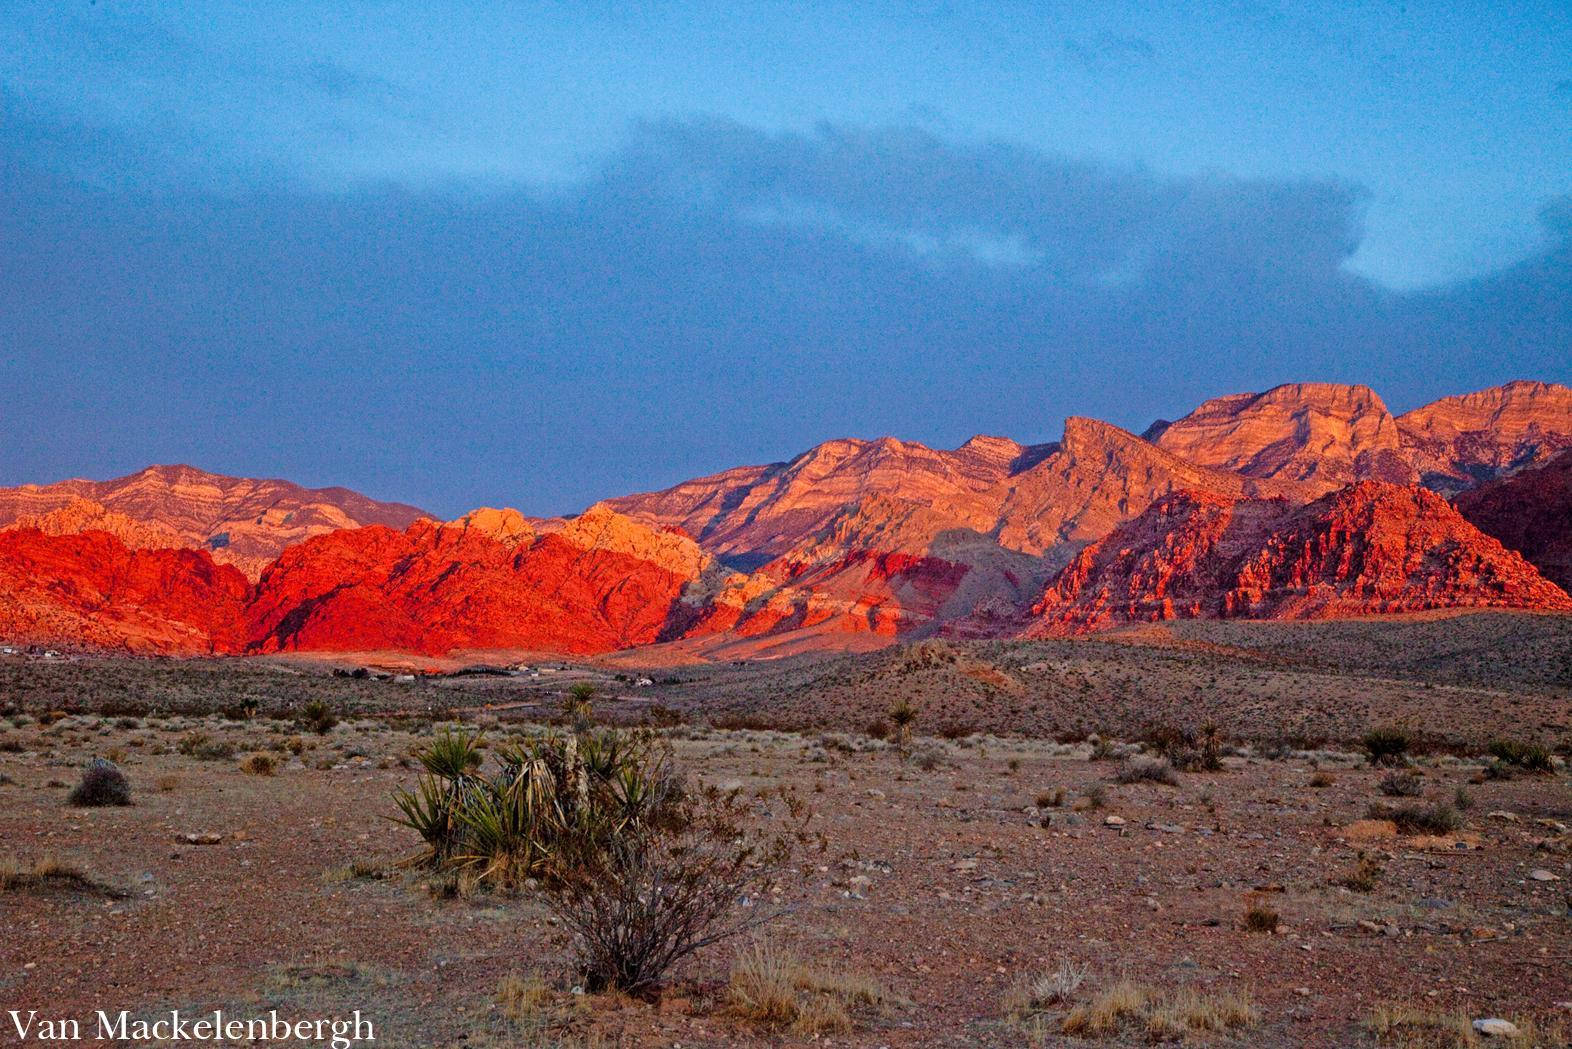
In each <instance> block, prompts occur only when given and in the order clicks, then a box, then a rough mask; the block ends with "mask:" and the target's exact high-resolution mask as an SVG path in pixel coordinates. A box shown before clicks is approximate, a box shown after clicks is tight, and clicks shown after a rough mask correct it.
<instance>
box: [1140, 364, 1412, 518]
mask: <svg viewBox="0 0 1572 1049" xmlns="http://www.w3.org/2000/svg"><path fill="white" fill-rule="evenodd" d="M1147 436H1148V437H1149V438H1150V439H1151V440H1152V441H1153V442H1154V443H1155V444H1157V446H1158V447H1160V448H1162V449H1164V450H1165V451H1168V452H1171V453H1173V454H1174V455H1177V456H1179V457H1180V458H1182V459H1185V460H1187V461H1189V462H1192V463H1195V464H1196V465H1198V466H1206V467H1211V468H1213V469H1218V470H1228V471H1232V472H1235V473H1238V474H1241V475H1243V476H1245V477H1254V478H1271V479H1275V480H1278V481H1283V482H1297V483H1299V484H1300V485H1303V486H1305V490H1306V491H1308V492H1312V493H1314V494H1321V493H1324V492H1327V491H1331V490H1333V489H1335V488H1340V487H1342V486H1343V485H1346V484H1349V483H1351V482H1353V481H1360V480H1365V479H1377V480H1384V481H1392V482H1396V483H1409V482H1412V481H1413V480H1415V474H1414V472H1413V470H1412V468H1411V467H1410V466H1409V465H1408V463H1407V462H1406V461H1405V460H1404V459H1403V457H1402V454H1401V443H1400V439H1399V433H1398V426H1397V420H1396V419H1394V418H1393V417H1392V413H1391V412H1389V411H1387V408H1386V405H1385V404H1384V403H1382V401H1381V398H1380V397H1378V396H1377V395H1376V392H1375V391H1374V390H1372V389H1370V388H1369V387H1368V386H1342V385H1337V384H1334V383H1291V384H1288V385H1284V386H1276V387H1273V388H1272V389H1270V390H1267V391H1266V392H1265V393H1238V394H1231V395H1229V396H1227V397H1217V398H1214V399H1213V400H1210V401H1207V402H1206V403H1205V404H1203V405H1201V406H1200V407H1199V408H1197V409H1196V410H1195V411H1193V412H1191V413H1190V414H1189V415H1186V416H1185V417H1184V418H1182V419H1179V420H1178V421H1176V422H1172V423H1159V424H1156V425H1154V426H1153V427H1152V428H1151V429H1149V430H1148V431H1147Z"/></svg>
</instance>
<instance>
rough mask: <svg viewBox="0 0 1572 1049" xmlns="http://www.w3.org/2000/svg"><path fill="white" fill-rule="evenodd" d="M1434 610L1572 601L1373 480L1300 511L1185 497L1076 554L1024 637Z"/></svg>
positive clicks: (1441, 505)
mask: <svg viewBox="0 0 1572 1049" xmlns="http://www.w3.org/2000/svg"><path fill="white" fill-rule="evenodd" d="M1438 608H1525V609H1535V610H1543V611H1568V610H1572V597H1568V595H1567V594H1566V593H1565V592H1564V591H1562V590H1561V589H1559V588H1558V587H1556V586H1555V585H1554V584H1552V583H1551V582H1549V581H1548V580H1546V579H1545V578H1544V577H1543V576H1541V575H1540V574H1539V572H1537V571H1536V570H1535V569H1534V567H1533V566H1532V565H1530V564H1529V563H1528V562H1526V561H1525V560H1523V558H1522V557H1521V556H1519V555H1518V554H1517V553H1515V552H1513V551H1511V550H1508V549H1506V548H1505V547H1503V546H1502V545H1501V544H1500V543H1499V542H1497V541H1496V540H1494V539H1492V538H1490V537H1489V536H1487V535H1485V534H1484V533H1482V532H1480V531H1479V530H1478V529H1477V528H1475V527H1474V526H1473V525H1471V524H1469V523H1468V522H1467V521H1466V520H1464V519H1463V517H1462V516H1461V515H1460V514H1458V513H1457V511H1456V510H1454V509H1453V508H1452V507H1451V506H1450V505H1449V504H1448V503H1447V502H1446V501H1445V500H1443V499H1442V498H1441V497H1440V496H1438V495H1436V494H1435V493H1433V492H1430V491H1428V490H1427V489H1424V488H1418V487H1410V486H1400V485H1392V484H1385V483H1381V482H1375V481H1365V482H1361V483H1359V484H1356V485H1352V486H1349V487H1347V488H1345V489H1342V490H1340V491H1338V492H1335V493H1333V494H1331V495H1327V496H1324V497H1322V498H1321V499H1318V500H1316V501H1314V502H1312V503H1310V504H1309V505H1307V506H1303V507H1298V508H1295V507H1293V506H1291V505H1290V504H1289V503H1287V502H1286V501H1284V500H1244V501H1239V502H1233V501H1229V500H1227V499H1222V498H1218V497H1216V496H1213V495H1208V494H1203V493H1188V492H1180V493H1175V494H1174V495H1171V496H1168V497H1166V498H1164V499H1161V500H1158V501H1157V502H1156V503H1154V504H1153V505H1152V506H1151V507H1149V508H1148V509H1147V511H1146V512H1145V513H1143V514H1142V515H1141V516H1140V517H1138V518H1136V519H1135V520H1133V521H1130V522H1128V523H1126V524H1124V525H1121V526H1120V527H1119V528H1116V529H1115V530H1114V531H1113V532H1112V533H1110V534H1109V535H1108V536H1107V537H1105V538H1103V539H1101V540H1099V541H1098V542H1096V543H1094V544H1092V545H1091V546H1088V547H1087V548H1086V549H1084V550H1082V551H1081V552H1080V553H1079V554H1078V555H1076V557H1075V558H1074V560H1072V561H1071V562H1070V564H1069V565H1067V566H1066V567H1065V568H1064V570H1063V571H1062V572H1061V573H1060V574H1059V575H1058V577H1057V578H1055V579H1054V581H1053V582H1052V583H1051V584H1050V585H1049V586H1048V587H1047V588H1046V589H1045V591H1044V593H1043V595H1042V598H1041V599H1040V600H1039V601H1038V602H1037V603H1036V604H1035V605H1034V606H1033V608H1032V613H1033V615H1034V617H1035V620H1036V621H1035V622H1034V624H1033V625H1032V626H1031V627H1030V628H1029V629H1028V633H1030V634H1036V635H1043V634H1055V633H1075V632H1079V631H1084V630H1089V629H1096V628H1099V627H1105V626H1110V625H1113V624H1117V623H1122V622H1147V621H1157V620H1167V619H1183V618H1211V617H1223V618H1253V619H1316V618H1332V617H1340V616H1358V615H1370V614H1379V613H1393V612H1413V611H1423V610H1428V609H1438Z"/></svg>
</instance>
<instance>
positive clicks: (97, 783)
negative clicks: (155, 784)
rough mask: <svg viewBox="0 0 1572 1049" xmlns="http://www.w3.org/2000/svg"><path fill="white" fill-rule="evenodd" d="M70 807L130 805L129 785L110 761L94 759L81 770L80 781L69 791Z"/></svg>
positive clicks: (122, 774)
mask: <svg viewBox="0 0 1572 1049" xmlns="http://www.w3.org/2000/svg"><path fill="white" fill-rule="evenodd" d="M68 800H69V801H70V803H71V804H72V805H78V806H82V807H97V806H101V805H129V804H131V784H130V783H129V782H128V781H127V780H126V776H125V773H123V772H121V771H120V769H119V768H117V767H116V766H115V763H114V762H112V761H105V760H104V759H103V758H94V759H93V760H92V761H90V762H88V764H87V768H85V769H83V770H82V779H81V782H79V783H78V784H77V785H76V786H75V787H74V788H73V789H72V791H71V796H70V798H69V799H68Z"/></svg>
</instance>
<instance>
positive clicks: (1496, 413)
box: [1397, 382, 1572, 494]
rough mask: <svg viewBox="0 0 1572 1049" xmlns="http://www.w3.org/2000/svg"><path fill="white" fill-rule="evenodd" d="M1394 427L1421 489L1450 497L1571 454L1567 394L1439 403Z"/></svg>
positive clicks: (1515, 387)
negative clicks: (1433, 490) (1425, 486)
mask: <svg viewBox="0 0 1572 1049" xmlns="http://www.w3.org/2000/svg"><path fill="white" fill-rule="evenodd" d="M1397 425H1398V429H1399V431H1400V432H1401V435H1402V445H1403V453H1404V455H1405V456H1407V458H1408V459H1409V461H1410V462H1412V463H1413V465H1414V467H1415V469H1417V470H1418V472H1419V474H1420V476H1421V478H1422V480H1423V482H1424V484H1425V485H1427V486H1429V487H1431V488H1434V489H1436V490H1438V491H1441V492H1445V493H1449V494H1450V493H1455V492H1458V491H1461V490H1463V489H1465V488H1469V487H1471V486H1473V485H1476V484H1480V483H1483V482H1486V481H1491V480H1494V479H1496V478H1498V477H1502V476H1504V475H1506V474H1510V473H1512V472H1514V471H1517V470H1521V469H1523V468H1525V467H1527V466H1532V465H1534V464H1536V463H1541V462H1544V461H1546V460H1548V459H1549V458H1551V457H1552V456H1554V455H1556V454H1557V453H1558V452H1560V451H1562V450H1564V449H1568V448H1572V389H1569V388H1568V387H1566V386H1561V385H1559V384H1556V383H1548V382H1509V383H1507V384H1506V385H1505V386H1496V387H1492V388H1491V389H1488V390H1479V391H1478V392H1476V393H1467V394H1463V395H1461V396H1457V397H1443V398H1442V399H1441V400H1439V401H1435V402H1433V403H1431V404H1427V405H1425V406H1424V407H1423V408H1416V409H1414V410H1413V411H1411V412H1407V413H1405V414H1403V415H1401V416H1399V417H1398V420H1397Z"/></svg>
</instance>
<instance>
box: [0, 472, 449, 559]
mask: <svg viewBox="0 0 1572 1049" xmlns="http://www.w3.org/2000/svg"><path fill="white" fill-rule="evenodd" d="M76 500H88V501H90V502H92V503H94V504H97V506H99V507H101V508H103V510H104V511H105V512H112V513H114V514H117V515H119V516H120V518H121V519H129V520H131V521H134V522H137V523H139V524H141V525H144V526H147V527H148V528H149V529H151V530H153V532H154V534H156V536H157V539H156V541H157V542H158V543H159V544H160V545H163V544H164V543H165V542H167V535H168V534H170V533H173V534H174V535H176V536H178V537H179V538H180V543H179V544H178V545H180V546H185V547H191V548H195V549H205V550H208V551H210V552H211V553H212V555H213V559H214V560H215V561H218V562H220V563H222V564H232V565H234V566H235V567H237V568H239V569H240V570H241V571H242V572H243V573H245V574H246V576H247V577H248V578H252V579H254V578H256V576H257V575H259V574H260V573H261V571H262V569H263V568H264V567H265V566H266V565H267V564H268V562H270V561H272V560H273V559H274V558H275V557H277V556H278V555H279V554H280V553H281V552H282V551H283V549H284V548H285V547H286V546H289V545H290V544H292V543H298V542H300V541H301V540H304V539H309V538H310V537H312V536H314V535H321V534H323V533H325V532H331V531H334V530H336V529H340V528H358V527H360V526H362V525H368V524H382V525H388V526H389V527H393V528H404V527H405V526H407V525H409V524H410V523H411V522H412V521H415V520H416V519H418V518H420V517H423V516H425V514H424V513H423V512H422V511H420V510H418V509H416V508H415V507H413V506H405V505H403V504H401V503H382V502H377V501H376V500H373V499H368V498H366V497H365V496H363V495H361V494H360V493H358V492H353V491H350V490H349V489H347V488H302V487H301V486H300V485H297V484H292V483H290V482H288V481H278V480H257V479H254V478H249V477H225V476H223V475H220V474H211V473H207V472H206V471H203V470H197V469H195V468H193V467H190V466H150V467H148V468H147V469H145V470H142V471H139V472H137V473H134V474H131V475H129V476H126V477H120V478H116V479H115V480H112V481H82V480H73V481H61V482H59V483H58V484H49V485H22V486H20V487H17V488H4V489H0V528H3V527H6V526H7V525H14V524H16V523H18V522H19V521H20V520H21V519H24V518H27V519H31V520H37V519H38V518H39V517H40V516H43V515H49V514H52V513H54V512H55V511H59V510H62V509H68V508H69V507H70V506H71V505H72V504H73V502H74V501H76ZM87 526H88V527H91V524H89V525H87ZM113 527H114V528H115V529H117V530H119V531H126V532H127V534H128V538H135V537H134V535H132V534H131V533H130V532H129V531H128V530H126V529H124V528H123V526H121V525H119V524H118V523H116V524H114V526H113ZM133 545H140V544H139V543H134V544H133Z"/></svg>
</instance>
